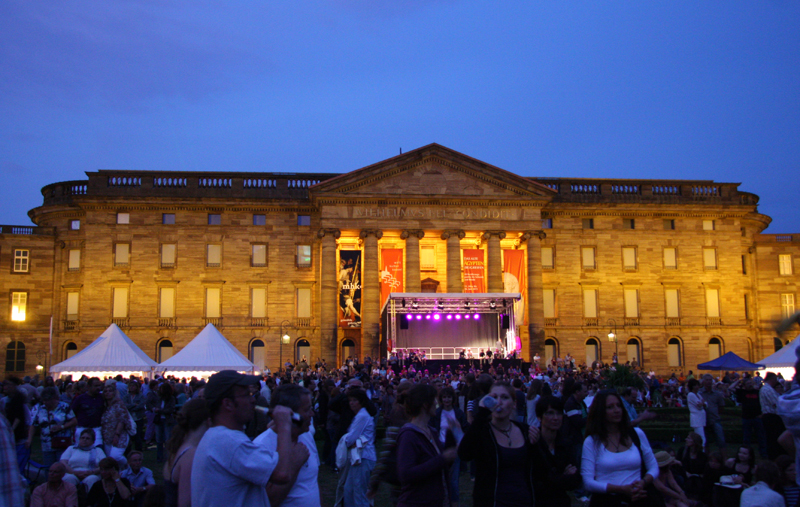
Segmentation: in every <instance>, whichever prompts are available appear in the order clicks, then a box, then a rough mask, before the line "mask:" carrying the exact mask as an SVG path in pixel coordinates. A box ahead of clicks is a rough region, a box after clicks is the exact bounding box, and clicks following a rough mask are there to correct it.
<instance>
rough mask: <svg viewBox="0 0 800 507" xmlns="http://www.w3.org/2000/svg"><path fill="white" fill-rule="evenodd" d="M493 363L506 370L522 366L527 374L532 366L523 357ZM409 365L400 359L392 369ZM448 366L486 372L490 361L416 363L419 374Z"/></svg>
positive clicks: (441, 360) (435, 372)
mask: <svg viewBox="0 0 800 507" xmlns="http://www.w3.org/2000/svg"><path fill="white" fill-rule="evenodd" d="M470 364H471V365H472V366H470ZM491 365H492V366H493V367H494V368H495V370H496V369H497V367H498V366H500V365H502V366H503V370H505V371H506V372H507V371H508V370H509V368H522V372H523V374H527V372H528V368H530V366H531V363H527V362H522V360H521V359H494V360H492V363H491ZM409 366H410V363H409V362H408V361H404V366H401V365H400V364H399V361H398V364H396V365H394V366H393V367H392V370H394V372H395V374H398V373H400V371H402V368H403V367H405V368H406V369H408V367H409ZM446 366H449V367H450V371H451V372H452V373H456V372H457V371H458V370H459V367H461V366H463V367H464V368H466V370H467V371H468V370H469V369H470V367H472V368H480V370H481V371H482V372H484V373H485V372H488V371H489V363H488V362H484V363H483V364H481V362H480V361H479V360H478V359H473V360H472V361H471V362H470V361H469V360H467V359H465V360H459V359H429V360H427V361H426V362H425V366H422V364H421V363H419V362H415V363H414V368H415V369H416V370H417V373H418V374H419V373H424V372H425V370H428V373H430V374H431V375H436V374H437V373H439V372H440V371H444V370H446V368H445V367H446Z"/></svg>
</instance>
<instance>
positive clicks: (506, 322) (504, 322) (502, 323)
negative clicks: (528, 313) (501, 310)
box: [500, 315, 511, 329]
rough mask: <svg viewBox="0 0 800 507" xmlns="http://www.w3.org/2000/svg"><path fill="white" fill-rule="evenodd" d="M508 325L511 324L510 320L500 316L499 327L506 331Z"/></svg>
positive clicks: (505, 316) (507, 317)
mask: <svg viewBox="0 0 800 507" xmlns="http://www.w3.org/2000/svg"><path fill="white" fill-rule="evenodd" d="M509 324H511V319H510V318H509V316H508V315H500V327H501V328H502V329H508V326H509Z"/></svg>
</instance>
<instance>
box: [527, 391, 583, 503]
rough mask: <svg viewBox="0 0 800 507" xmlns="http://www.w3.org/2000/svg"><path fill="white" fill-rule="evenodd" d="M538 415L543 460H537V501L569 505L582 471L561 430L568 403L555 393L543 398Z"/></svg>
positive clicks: (535, 475) (534, 484)
mask: <svg viewBox="0 0 800 507" xmlns="http://www.w3.org/2000/svg"><path fill="white" fill-rule="evenodd" d="M534 382H535V381H534ZM536 417H537V420H538V421H540V423H541V426H540V431H541V436H540V437H539V442H538V443H537V445H538V447H539V452H540V457H541V459H539V460H536V461H534V481H533V491H534V493H535V495H536V504H537V505H547V506H553V507H569V506H570V505H571V500H570V497H569V494H568V493H567V492H568V491H570V490H573V489H576V488H578V487H580V485H581V474H580V473H579V470H578V465H579V463H577V461H576V458H574V457H573V453H571V452H570V447H569V444H568V443H567V442H566V441H565V439H564V436H563V435H562V434H561V431H560V430H561V425H562V424H563V423H564V402H563V401H561V400H560V399H559V398H556V397H554V396H543V397H541V398H539V402H538V403H537V404H536Z"/></svg>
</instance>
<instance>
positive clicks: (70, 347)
mask: <svg viewBox="0 0 800 507" xmlns="http://www.w3.org/2000/svg"><path fill="white" fill-rule="evenodd" d="M77 353H78V346H77V345H75V342H67V343H65V344H64V359H69V358H70V357H72V356H74V355H75V354H77Z"/></svg>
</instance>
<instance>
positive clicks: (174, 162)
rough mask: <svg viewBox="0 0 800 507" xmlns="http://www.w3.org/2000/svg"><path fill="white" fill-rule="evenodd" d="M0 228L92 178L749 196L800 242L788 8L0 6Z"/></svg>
mask: <svg viewBox="0 0 800 507" xmlns="http://www.w3.org/2000/svg"><path fill="white" fill-rule="evenodd" d="M0 119H2V121H0V174H2V185H0V223H2V224H14V225H25V224H29V223H30V220H29V219H28V216H27V211H28V210H29V209H31V208H34V207H36V206H39V205H41V203H42V196H41V193H40V189H41V187H42V186H44V185H47V184H49V183H53V182H56V181H64V180H74V179H85V177H86V176H85V174H84V172H85V171H96V170H98V169H139V170H179V171H278V172H347V171H351V170H355V169H358V168H360V167H363V166H366V165H369V164H373V163H375V162H379V161H381V160H384V159H387V158H390V157H393V156H395V155H397V154H398V153H399V150H400V149H401V148H402V150H403V151H404V152H405V151H410V150H412V149H415V148H419V147H421V146H424V145H427V144H430V143H434V142H435V143H439V144H441V145H443V146H446V147H448V148H452V149H454V150H456V151H459V152H462V153H464V154H466V155H468V156H471V157H474V158H477V159H479V160H482V161H484V162H487V163H489V164H492V165H495V166H498V167H501V168H503V169H505V170H508V171H511V172H514V173H516V174H519V175H523V176H551V177H583V178H646V179H713V180H716V181H720V182H741V183H742V185H741V186H740V189H741V190H744V191H748V192H753V193H755V194H758V195H759V196H760V198H761V201H760V206H759V211H760V212H761V213H764V214H767V215H769V216H771V217H772V218H773V223H772V225H771V226H770V227H769V229H768V230H767V231H766V232H768V233H792V232H794V233H800V213H798V212H797V207H798V206H797V201H798V199H799V198H800V2H797V1H796V0H785V1H784V0H772V1H770V0H764V1H752V0H748V1H734V0H726V1H701V2H676V1H664V2H656V1H644V2H623V1H615V2H605V1H563V0H562V1H534V2H496V1H494V2H489V1H481V2H477V1H456V0H439V1H436V0H417V1H412V0H386V1H380V0H351V1H344V0H340V1H337V0H331V1H299V2H292V1H274V0H273V1H265V0H261V1H243V2H209V1H200V0H195V1H190V2H189V1H185V2H173V1H150V2H146V1H126V0H114V1H107V0H105V1H62V0H59V1H47V0H43V1H37V2H31V1H29V0H4V1H3V2H0Z"/></svg>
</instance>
